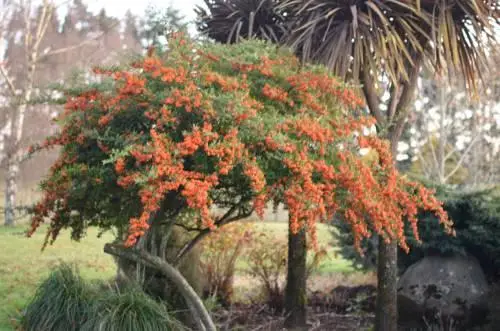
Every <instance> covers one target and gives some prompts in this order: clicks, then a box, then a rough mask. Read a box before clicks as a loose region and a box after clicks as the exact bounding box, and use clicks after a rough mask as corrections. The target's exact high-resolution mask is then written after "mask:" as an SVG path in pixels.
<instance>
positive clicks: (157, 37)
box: [140, 6, 187, 48]
mask: <svg viewBox="0 0 500 331" xmlns="http://www.w3.org/2000/svg"><path fill="white" fill-rule="evenodd" d="M141 26H142V28H141V32H140V38H141V40H142V43H143V47H145V48H147V47H149V46H155V47H163V46H165V43H166V41H167V36H168V35H169V34H171V33H172V32H176V31H184V32H185V31H186V29H187V23H186V22H185V19H184V17H183V16H182V15H181V14H180V12H179V10H177V9H175V8H173V7H167V8H166V9H164V10H161V9H158V8H156V7H153V6H149V7H148V8H147V9H146V12H145V13H144V18H143V21H142V24H141Z"/></svg>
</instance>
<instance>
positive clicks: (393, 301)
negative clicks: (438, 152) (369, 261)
mask: <svg viewBox="0 0 500 331" xmlns="http://www.w3.org/2000/svg"><path fill="white" fill-rule="evenodd" d="M400 136H401V135H400V134H399V135H397V134H393V135H391V136H390V139H389V140H390V143H391V152H392V157H393V160H394V162H396V157H397V147H398V142H399V138H400ZM378 242H379V244H378V265H377V306H376V312H375V331H397V329H398V301H397V298H398V243H397V242H396V241H391V242H390V243H386V242H385V241H384V240H383V239H382V238H380V240H379V241H378Z"/></svg>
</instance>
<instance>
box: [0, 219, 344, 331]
mask: <svg viewBox="0 0 500 331" xmlns="http://www.w3.org/2000/svg"><path fill="white" fill-rule="evenodd" d="M256 227H257V229H259V230H261V231H265V232H266V233H272V234H274V235H275V236H276V237H282V238H283V239H286V236H287V233H288V224H287V223H286V222H256ZM25 230H26V228H25V227H13V228H5V227H3V226H0V252H1V254H0V331H7V330H12V329H13V325H16V324H17V321H16V319H18V317H19V314H20V312H21V311H22V309H24V308H25V307H26V305H27V303H28V301H29V300H30V299H31V297H32V296H33V295H34V293H35V291H36V288H37V286H38V285H39V284H40V283H41V281H42V280H44V279H45V278H46V277H47V276H48V275H49V274H50V272H51V271H53V270H54V269H55V267H56V266H58V265H59V264H60V263H61V262H66V263H70V264H71V263H74V264H76V265H78V267H79V269H80V272H81V275H82V276H83V278H84V279H86V280H97V279H101V280H105V279H109V278H111V277H112V276H113V275H114V274H115V265H114V262H113V259H112V258H111V257H110V256H109V255H107V254H105V253H104V252H103V246H104V244H105V243H106V242H110V241H112V240H113V236H112V234H104V235H103V237H101V238H97V231H96V230H95V229H91V230H89V233H88V234H87V236H86V238H84V239H83V240H82V241H81V242H74V241H71V240H70V237H69V233H67V232H62V233H61V234H60V235H59V237H58V239H57V241H56V242H55V243H54V245H53V246H49V247H47V248H46V250H45V251H43V252H41V251H40V249H41V246H42V243H43V240H44V237H45V232H44V231H43V229H40V230H39V231H38V232H37V233H36V234H35V235H34V236H33V237H32V238H29V239H28V238H26V237H25V235H24V231H25ZM331 240H332V239H331V236H330V233H329V229H328V227H327V226H326V225H323V224H320V225H319V227H318V241H319V244H320V246H329V245H330V244H331ZM329 247H330V248H329V249H328V253H329V254H328V257H327V258H326V259H324V260H323V261H322V263H321V264H320V266H319V269H318V273H320V274H328V273H350V272H352V271H353V270H352V268H351V266H350V265H349V262H348V261H346V260H344V259H342V258H340V257H338V256H336V255H335V250H334V249H333V248H331V246H329ZM242 264H243V265H239V266H240V267H242V268H243V269H244V264H245V263H244V261H242Z"/></svg>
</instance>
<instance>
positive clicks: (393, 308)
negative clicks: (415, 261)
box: [375, 240, 398, 331]
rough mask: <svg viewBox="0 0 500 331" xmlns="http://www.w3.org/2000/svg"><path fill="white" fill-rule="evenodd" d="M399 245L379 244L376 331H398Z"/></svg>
mask: <svg viewBox="0 0 500 331" xmlns="http://www.w3.org/2000/svg"><path fill="white" fill-rule="evenodd" d="M397 261H398V246H397V243H396V242H390V243H388V244H387V243H385V241H384V240H379V245H378V268H377V278H378V288H377V311H376V314H375V331H396V330H397V324H398V306H397V283H398V275H397V272H398V267H397Z"/></svg>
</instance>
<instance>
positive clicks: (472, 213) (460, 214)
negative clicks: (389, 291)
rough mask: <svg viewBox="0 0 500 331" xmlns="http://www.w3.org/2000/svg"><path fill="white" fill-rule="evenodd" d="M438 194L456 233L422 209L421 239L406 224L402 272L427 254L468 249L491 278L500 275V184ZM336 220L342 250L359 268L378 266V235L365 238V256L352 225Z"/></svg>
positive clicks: (442, 253) (463, 252) (335, 233)
mask: <svg viewBox="0 0 500 331" xmlns="http://www.w3.org/2000/svg"><path fill="white" fill-rule="evenodd" d="M437 194H438V196H439V197H440V199H442V200H443V201H444V208H445V210H446V211H447V212H448V214H449V216H450V218H451V219H452V220H453V221H454V224H455V225H454V228H455V230H456V236H455V237H453V236H449V235H447V234H445V233H443V231H441V229H440V227H439V226H438V224H437V222H436V221H435V218H434V216H433V215H431V214H429V213H421V214H420V215H419V225H418V229H419V232H420V237H421V240H422V243H421V244H419V243H418V242H417V241H416V240H415V238H414V236H413V235H412V232H411V231H410V229H409V228H408V227H407V229H406V235H407V238H408V243H409V244H410V246H411V250H410V252H409V254H406V253H404V252H402V251H401V252H400V254H399V259H398V264H399V268H400V272H403V271H404V270H406V268H407V267H409V266H410V265H411V264H413V263H415V262H416V261H418V260H419V259H421V258H422V257H424V256H426V255H433V254H441V255H448V254H465V253H468V254H471V255H473V256H475V257H476V258H477V259H478V260H479V262H480V264H481V266H482V268H483V270H484V272H485V273H486V274H487V276H489V278H498V277H500V188H498V187H497V188H495V189H490V190H485V191H480V192H467V193H464V192H449V191H447V190H445V189H443V188H440V189H439V190H438V193H437ZM333 223H334V225H335V230H334V231H333V232H332V233H333V236H334V237H335V239H336V240H338V241H339V246H341V247H342V250H341V254H342V255H343V256H344V257H345V258H347V259H350V260H351V261H353V264H354V265H355V266H356V267H357V268H361V269H370V270H372V269H375V268H376V253H377V252H376V251H377V238H376V237H372V238H370V239H368V240H367V239H365V240H364V241H363V244H362V247H363V251H364V256H359V254H358V252H357V251H355V250H354V249H353V248H352V242H353V238H352V235H351V234H350V228H349V226H348V225H346V224H345V223H344V222H341V221H340V220H336V221H334V222H333Z"/></svg>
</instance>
